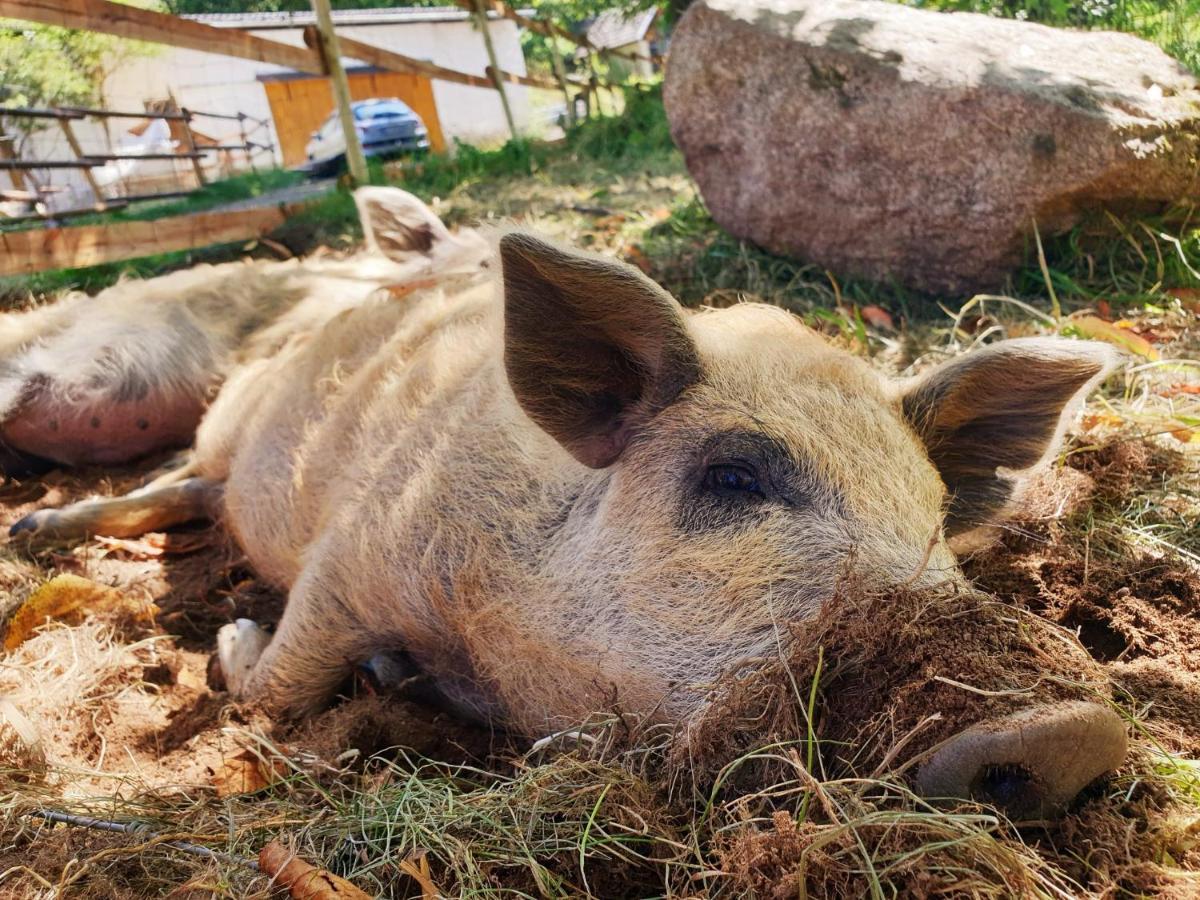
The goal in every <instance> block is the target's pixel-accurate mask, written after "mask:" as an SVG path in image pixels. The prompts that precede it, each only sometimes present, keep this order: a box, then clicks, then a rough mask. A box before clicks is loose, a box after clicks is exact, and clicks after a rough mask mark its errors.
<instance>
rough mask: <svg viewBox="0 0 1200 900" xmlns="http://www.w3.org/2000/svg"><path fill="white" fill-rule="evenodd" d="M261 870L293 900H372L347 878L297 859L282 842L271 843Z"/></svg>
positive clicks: (264, 852)
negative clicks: (285, 889) (284, 889)
mask: <svg viewBox="0 0 1200 900" xmlns="http://www.w3.org/2000/svg"><path fill="white" fill-rule="evenodd" d="M258 868H259V870H260V871H261V872H262V873H263V874H264V875H267V876H269V877H270V878H273V879H274V880H275V884H276V885H278V886H279V887H284V888H287V889H288V893H290V894H291V895H292V897H293V898H294V900H371V895H370V894H367V893H364V892H363V891H360V890H359V889H358V888H356V887H355V886H354V885H353V884H351V883H350V882H349V881H347V880H346V879H345V878H339V877H338V876H337V875H334V874H333V873H332V872H327V871H326V870H324V869H318V868H317V867H316V866H314V865H312V863H307V862H305V861H304V860H302V859H300V857H298V856H296V855H295V854H294V853H292V851H291V850H289V849H288V848H287V847H285V846H283V844H281V843H279V841H271V842H270V843H269V844H267V845H266V846H265V847H263V848H262V850H261V851H260V852H259V854H258Z"/></svg>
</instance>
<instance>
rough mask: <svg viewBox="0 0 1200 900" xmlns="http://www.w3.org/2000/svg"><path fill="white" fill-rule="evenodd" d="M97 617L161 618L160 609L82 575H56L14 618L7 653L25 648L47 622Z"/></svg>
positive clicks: (146, 620)
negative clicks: (110, 615)
mask: <svg viewBox="0 0 1200 900" xmlns="http://www.w3.org/2000/svg"><path fill="white" fill-rule="evenodd" d="M96 613H106V614H112V613H116V614H119V615H120V616H121V617H122V618H125V619H127V620H132V621H134V622H137V623H144V624H149V623H152V622H153V621H154V617H155V616H156V615H157V614H158V607H157V606H155V605H154V604H153V603H151V602H150V601H149V600H139V599H136V598H134V597H132V596H130V595H129V594H125V593H122V592H121V591H118V590H117V589H116V588H111V587H106V586H105V585H102V584H97V583H96V582H94V581H90V580H88V579H87V578H80V577H79V576H78V575H56V576H55V577H53V578H51V579H50V580H49V581H47V582H46V583H45V584H43V585H42V586H41V587H40V588H38V589H37V590H36V591H34V592H33V593H32V594H30V595H29V599H28V600H26V601H25V602H24V603H22V604H21V606H20V608H18V609H17V611H16V613H14V614H13V617H12V619H11V620H10V621H9V623H8V631H7V633H6V634H5V636H4V649H5V650H14V649H16V648H17V647H19V646H21V644H23V643H24V642H25V641H27V640H28V639H29V638H30V637H32V636H33V632H34V631H35V630H36V629H37V628H38V627H39V626H41V625H43V624H45V622H46V620H47V619H51V620H54V621H57V622H65V623H67V624H68V625H76V624H78V623H79V622H82V621H83V620H84V618H86V617H87V616H88V615H92V614H96Z"/></svg>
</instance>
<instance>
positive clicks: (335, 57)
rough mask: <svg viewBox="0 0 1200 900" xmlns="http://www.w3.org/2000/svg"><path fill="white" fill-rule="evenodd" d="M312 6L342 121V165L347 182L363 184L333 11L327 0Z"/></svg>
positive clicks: (360, 154)
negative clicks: (346, 171) (344, 159)
mask: <svg viewBox="0 0 1200 900" xmlns="http://www.w3.org/2000/svg"><path fill="white" fill-rule="evenodd" d="M312 8H313V12H315V13H316V14H317V28H316V31H315V34H316V37H317V40H318V42H319V43H318V47H320V50H321V59H322V61H323V62H324V64H325V72H326V73H327V74H328V75H329V84H330V86H331V87H332V88H333V99H334V101H335V102H336V103H337V110H338V118H339V119H340V120H341V123H342V133H343V134H344V135H345V137H346V167H347V168H348V169H349V170H350V180H351V181H353V182H354V183H355V184H366V183H367V158H366V157H365V156H363V149H362V144H361V143H359V140H358V132H357V131H355V130H354V109H353V108H352V107H351V105H350V104H351V99H350V82H348V81H347V80H346V70H345V69H343V68H342V56H341V52H340V51H339V49H338V40H337V33H336V32H335V31H334V30H333V13H332V12H330V9H329V0H312Z"/></svg>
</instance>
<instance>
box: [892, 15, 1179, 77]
mask: <svg viewBox="0 0 1200 900" xmlns="http://www.w3.org/2000/svg"><path fill="white" fill-rule="evenodd" d="M900 2H902V3H906V4H907V5H909V6H917V7H922V8H925V9H940V10H955V11H966V12H980V13H987V14H988V15H993V16H1002V17H1004V18H1010V19H1027V20H1028V21H1030V22H1042V23H1044V24H1046V25H1059V26H1069V27H1073V28H1102V29H1108V30H1112V31H1126V32H1129V33H1130V34H1136V35H1138V36H1140V37H1143V38H1146V39H1147V40H1150V41H1153V42H1154V43H1156V44H1158V45H1159V46H1160V47H1162V48H1163V49H1164V50H1165V51H1166V52H1167V53H1169V54H1171V55H1172V56H1174V57H1175V58H1176V59H1178V60H1179V61H1180V62H1182V63H1183V64H1184V65H1186V66H1188V67H1189V68H1190V69H1191V70H1192V71H1194V72H1197V73H1200V0H1082V2H1079V0H900Z"/></svg>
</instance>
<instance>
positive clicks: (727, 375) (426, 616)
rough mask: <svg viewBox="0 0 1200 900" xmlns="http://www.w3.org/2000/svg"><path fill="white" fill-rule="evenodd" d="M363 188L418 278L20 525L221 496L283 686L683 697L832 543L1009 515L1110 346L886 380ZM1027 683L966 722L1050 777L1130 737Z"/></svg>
mask: <svg viewBox="0 0 1200 900" xmlns="http://www.w3.org/2000/svg"><path fill="white" fill-rule="evenodd" d="M360 201H361V205H362V206H363V208H364V215H365V216H366V218H367V227H368V230H369V231H370V229H371V227H372V225H371V222H372V220H375V219H380V218H382V219H385V220H397V219H399V220H404V221H407V222H425V223H426V224H427V226H428V227H427V228H425V229H421V228H410V229H408V232H409V234H408V236H405V235H401V236H399V237H397V238H396V239H395V240H393V241H392V244H391V246H390V247H389V248H388V252H389V253H390V254H391V255H392V256H393V258H394V259H395V260H399V261H400V264H402V265H409V266H413V267H415V269H419V270H420V271H422V272H431V273H433V274H432V278H431V279H430V282H428V283H424V284H422V285H420V286H419V288H418V289H417V290H414V291H411V292H409V293H407V294H406V295H405V296H403V297H400V298H396V297H395V296H394V295H389V294H384V295H382V296H381V295H379V294H374V295H372V296H370V297H368V298H367V299H365V300H362V301H361V302H358V303H357V304H351V305H349V306H348V307H346V308H340V309H339V310H338V311H337V312H336V314H334V315H332V316H329V317H319V320H318V321H315V322H314V323H312V325H311V327H308V328H295V329H293V330H292V331H291V333H290V334H289V336H288V338H287V339H286V341H284V342H283V343H282V346H280V347H278V348H277V349H276V350H275V351H274V352H272V353H269V354H263V355H260V356H259V357H258V358H255V359H253V360H251V361H249V362H247V363H245V364H243V365H241V366H239V367H238V368H236V369H235V370H234V371H233V372H232V373H231V374H230V376H229V377H228V378H227V380H226V381H225V383H224V386H223V387H222V388H221V390H220V392H219V394H218V395H217V397H216V399H215V401H214V402H213V404H212V406H211V408H210V409H209V410H208V411H207V413H206V414H205V416H204V418H203V420H202V422H201V423H200V426H199V429H198V431H197V434H196V440H195V447H194V451H193V454H192V457H191V460H190V461H189V462H188V463H187V464H186V465H185V466H184V467H183V468H181V469H179V470H176V471H174V472H172V473H168V474H167V475H165V476H163V477H162V478H161V479H159V480H158V481H156V482H152V483H151V484H150V485H149V486H147V487H146V488H143V489H141V490H140V491H138V492H135V493H134V494H132V495H129V496H127V497H124V498H117V499H114V500H109V501H93V502H85V503H82V504H76V505H75V506H72V507H67V508H65V509H62V510H40V511H38V512H35V513H33V514H32V515H30V516H28V517H26V518H25V519H23V520H22V521H20V522H18V523H17V524H16V525H14V526H13V532H14V533H15V534H19V533H23V532H29V533H32V534H33V535H35V536H37V535H41V534H51V535H59V536H62V535H71V534H82V533H86V532H106V533H110V534H118V535H128V534H134V533H138V532H139V531H142V530H146V529H148V528H151V527H153V528H161V527H168V526H169V525H171V524H173V523H175V522H179V521H183V520H186V519H190V518H194V517H197V516H211V517H213V518H219V519H220V520H222V521H223V522H224V523H225V525H226V527H227V528H228V529H229V530H230V532H231V533H232V535H233V536H234V538H235V539H236V541H237V543H238V544H239V545H240V546H241V548H242V549H243V550H244V551H245V553H246V555H247V557H248V558H249V560H250V561H251V563H252V564H253V566H254V567H255V569H256V570H257V571H258V572H259V573H260V574H261V575H262V576H263V577H265V578H267V579H269V580H271V581H272V582H274V583H276V584H278V585H279V586H281V587H283V588H285V589H287V591H288V601H287V606H286V610H285V612H284V614H283V618H282V620H281V622H280V623H279V626H278V629H277V630H276V631H275V633H274V635H273V636H269V635H268V634H267V633H266V632H264V631H263V630H262V629H260V628H259V626H257V625H256V624H255V623H253V622H251V621H248V620H238V621H237V622H235V623H231V624H228V625H225V626H223V627H222V628H221V630H220V632H219V634H218V636H217V645H218V656H219V659H220V665H221V668H222V670H223V673H224V678H225V681H226V683H227V685H228V688H229V690H230V691H231V692H232V694H233V695H234V696H235V697H237V698H241V699H246V700H254V701H257V702H260V703H263V704H265V705H266V706H267V707H269V708H270V709H272V710H273V711H275V712H276V713H277V714H278V715H280V716H284V717H298V716H306V715H309V714H311V713H313V712H314V711H316V710H319V709H320V708H322V707H323V706H324V705H326V704H327V703H328V702H329V701H330V699H331V697H332V695H333V693H334V692H335V690H336V689H337V687H338V686H339V684H340V683H341V682H342V681H343V679H344V678H345V677H346V675H347V674H348V672H349V671H351V669H352V667H353V666H354V665H355V664H357V663H360V662H362V661H364V660H368V659H370V658H372V657H373V656H375V655H376V654H379V653H381V652H385V651H401V652H402V653H403V654H404V656H405V658H406V659H407V660H408V661H409V662H410V663H411V664H412V665H413V666H415V667H417V668H419V670H420V671H422V672H423V673H424V674H425V675H426V676H427V677H428V678H429V679H430V680H431V682H432V683H433V684H434V685H435V686H436V689H437V691H438V692H439V693H440V695H441V697H442V698H443V700H444V701H445V702H446V703H447V704H448V705H449V706H450V707H452V708H454V709H455V710H457V711H459V712H460V713H461V714H463V715H465V716H469V717H471V718H473V719H476V720H479V721H483V722H490V723H496V724H500V725H504V726H506V727H508V728H510V729H514V730H516V731H519V732H523V733H528V734H537V733H544V732H545V731H546V730H554V729H561V728H564V727H567V726H569V725H571V724H573V723H577V722H579V721H580V720H582V719H586V718H587V717H588V716H589V715H590V714H593V713H596V712H598V711H605V710H608V711H618V712H620V713H621V714H622V715H623V716H625V717H626V718H627V719H629V720H635V721H642V722H645V723H676V724H678V723H686V722H687V721H689V720H690V719H692V718H694V717H695V716H697V715H698V714H699V713H700V712H701V711H702V710H703V708H704V706H705V702H706V697H708V696H709V692H710V691H711V689H712V687H713V685H714V684H716V683H718V682H719V680H720V679H721V677H722V673H724V672H727V671H730V670H732V669H735V668H738V667H739V666H744V665H746V664H747V661H753V660H756V659H764V658H771V657H772V656H776V655H778V654H779V652H780V642H781V641H786V640H787V635H788V634H789V631H788V629H787V628H786V627H784V626H786V625H787V624H788V623H794V622H797V621H804V620H808V619H812V618H813V617H815V616H817V615H818V614H819V613H820V611H821V610H822V608H823V606H824V604H826V603H827V602H828V601H829V600H830V598H831V596H832V595H833V594H834V591H835V587H836V585H837V584H838V583H839V581H840V580H841V579H842V578H844V577H845V576H846V574H847V572H848V571H849V570H852V572H853V575H854V577H855V578H856V579H859V580H860V581H861V582H863V583H866V584H870V585H872V586H873V587H876V588H878V589H880V590H886V589H888V588H889V587H895V586H901V585H902V586H904V587H905V589H908V590H919V589H921V588H922V587H923V586H934V585H945V584H946V583H947V582H955V581H961V580H962V579H963V576H962V575H961V573H960V572H959V569H958V566H957V562H956V560H955V558H954V555H953V553H952V552H951V550H950V548H949V546H948V543H947V541H948V539H949V538H950V537H952V536H954V535H956V534H960V533H962V532H964V531H967V530H970V529H973V528H976V527H979V526H982V525H986V524H988V523H991V522H994V521H996V520H997V519H999V518H1000V517H1002V516H1003V515H1004V512H1005V509H1006V507H1007V506H1008V505H1009V502H1010V499H1011V498H1012V496H1013V493H1014V490H1015V489H1016V487H1017V485H1018V483H1019V482H1020V480H1021V478H1023V477H1024V476H1026V475H1028V474H1029V473H1031V472H1033V471H1034V470H1036V469H1037V467H1038V466H1039V465H1041V464H1042V463H1044V461H1045V460H1046V459H1048V458H1049V457H1050V456H1052V455H1053V454H1054V452H1055V450H1056V449H1057V447H1058V446H1059V443H1060V441H1061V438H1062V435H1063V431H1064V429H1065V427H1066V424H1067V421H1068V418H1069V416H1070V415H1071V412H1072V410H1073V409H1074V408H1075V407H1076V406H1077V405H1078V404H1079V403H1080V402H1081V400H1082V398H1083V397H1084V396H1085V395H1086V394H1087V393H1088V392H1089V391H1090V390H1091V389H1092V388H1093V387H1094V386H1095V385H1096V384H1097V383H1098V382H1099V381H1100V380H1101V379H1102V378H1103V377H1104V376H1105V374H1106V373H1107V372H1108V371H1109V370H1110V368H1111V367H1112V366H1113V363H1114V355H1113V353H1112V351H1111V349H1110V348H1108V347H1107V346H1105V345H1102V344H1098V343H1093V342H1085V341H1074V340H1061V339H1043V338H1027V339H1018V340H1008V341H1003V342H1000V343H997V344H995V345H992V346H989V347H986V348H984V349H981V350H976V351H974V352H972V353H969V354H966V355H964V356H961V357H959V358H956V359H953V360H951V361H949V362H946V363H944V364H942V365H940V366H938V367H936V368H934V369H933V370H931V371H929V372H928V373H926V374H924V375H922V376H920V377H917V378H914V379H909V380H904V381H890V380H887V379H885V378H883V377H881V376H880V375H879V374H878V373H877V372H876V371H875V370H874V369H872V368H871V367H870V365H869V364H868V363H866V362H865V361H863V360H862V359H859V358H857V357H855V356H854V355H852V354H850V353H848V352H846V351H844V350H842V349H838V348H836V347H833V346H831V345H830V344H828V343H827V342H826V341H824V340H823V339H822V338H821V337H820V336H819V335H818V334H816V333H815V332H813V331H811V330H809V329H808V328H807V327H805V326H804V325H803V324H802V323H801V322H800V320H799V319H797V318H796V317H794V316H793V315H791V314H789V313H787V312H785V311H783V310H781V309H778V308H774V307H771V306H766V305H760V304H755V303H742V304H739V305H736V306H733V307H730V308H726V309H720V310H703V311H700V312H696V313H687V312H685V311H684V309H683V308H682V307H681V306H680V304H679V303H678V302H677V301H676V300H675V299H673V298H672V297H671V296H670V295H669V294H667V293H666V292H665V291H664V290H662V289H661V288H660V287H659V286H658V285H656V284H655V283H654V282H653V281H651V280H650V279H648V278H647V277H646V276H645V275H643V274H642V273H641V272H639V271H638V270H636V269H633V268H631V267H629V266H626V265H624V264H622V263H620V262H616V261H613V260H611V259H607V258H604V257H602V256H598V255H594V254H589V253H584V252H580V251H576V250H572V249H568V248H565V247H561V246H558V245H557V244H555V243H552V242H550V241H547V240H544V239H542V238H540V237H538V236H536V235H534V234H530V233H526V232H522V231H510V232H507V233H504V234H503V235H502V236H500V237H499V239H498V244H497V249H496V251H495V254H494V256H493V257H490V258H488V259H482V258H481V259H478V260H477V261H476V264H475V266H474V270H473V271H470V272H467V273H466V274H465V275H464V274H463V272H462V270H459V271H457V272H456V273H455V275H456V277H453V278H451V277H445V278H442V277H439V273H438V272H437V268H438V267H437V259H438V254H439V252H440V250H439V246H440V244H441V242H443V241H446V240H452V239H456V238H453V237H452V236H450V235H449V234H448V233H447V232H446V230H445V229H444V228H442V227H440V225H441V223H439V222H437V220H436V218H435V217H434V216H433V215H432V213H431V212H429V210H427V209H426V208H425V207H424V206H423V205H422V204H421V203H420V201H418V200H417V199H416V198H414V197H412V196H410V195H407V194H404V193H403V192H399V191H391V192H383V193H380V192H376V193H374V194H371V195H369V196H363V195H360ZM435 223H436V224H435ZM416 232H421V233H423V234H427V235H432V236H434V237H433V239H432V240H425V239H418V238H415V237H412V234H414V233H416ZM421 259H424V260H425V262H424V263H421V262H419V260H421ZM492 259H496V260H498V262H499V266H498V267H497V266H494V265H487V264H488V263H489V262H490V261H491V260H492ZM496 268H498V269H499V272H498V273H497V272H495V269H496ZM433 282H436V283H433ZM1024 714H1025V715H1027V716H1032V719H1028V718H1027V719H1021V718H1019V717H1018V718H1016V719H1013V720H1012V721H1011V722H1007V721H1005V722H999V723H995V722H993V723H988V728H989V730H988V735H990V737H988V738H987V741H985V744H986V746H987V747H993V746H994V747H996V748H999V749H998V750H997V753H1000V754H1001V755H1004V754H1010V755H1011V753H1015V752H1021V753H1024V754H1025V756H1026V757H1027V758H1028V760H1031V762H1030V763H1029V765H1030V766H1034V765H1036V766H1039V767H1040V768H1039V770H1038V771H1037V772H1034V773H1033V775H1031V776H1030V779H1031V784H1034V785H1037V788H1036V789H1037V790H1039V791H1044V792H1045V793H1046V796H1054V797H1056V798H1058V797H1061V796H1064V795H1066V794H1070V793H1072V792H1073V791H1076V790H1078V789H1079V788H1080V787H1082V785H1083V784H1085V783H1087V782H1088V781H1090V780H1092V779H1093V778H1095V777H1097V776H1099V775H1100V774H1102V773H1103V772H1105V771H1107V770H1108V769H1109V768H1111V767H1112V766H1113V765H1115V764H1116V763H1114V760H1116V762H1119V761H1120V759H1121V758H1123V756H1124V754H1125V740H1126V738H1125V731H1124V727H1123V725H1122V723H1121V720H1120V719H1119V717H1118V716H1116V715H1115V714H1114V713H1113V712H1111V711H1110V710H1109V709H1108V708H1107V707H1105V706H1104V705H1102V704H1098V703H1088V702H1080V703H1076V704H1071V705H1068V706H1066V707H1063V708H1062V709H1057V708H1055V707H1048V708H1038V709H1035V710H1033V711H1032V712H1030V711H1028V710H1027V711H1025V713H1024ZM1030 721H1034V722H1036V728H1032V727H1027V724H1028V722H1030ZM980 740H981V739H978V738H977V737H971V736H970V735H968V736H967V737H965V738H963V739H962V740H959V741H957V742H955V741H951V742H950V745H949V746H948V749H947V750H946V752H947V753H950V756H951V758H950V759H949V761H947V758H946V757H944V756H935V758H934V759H933V760H932V761H931V763H930V765H932V768H931V769H930V771H933V772H934V773H935V774H936V773H939V772H940V773H945V772H952V773H953V775H952V776H949V775H947V776H944V777H933V776H931V778H930V783H932V784H935V785H945V784H947V783H954V784H960V785H969V784H971V783H973V781H972V779H973V778H974V774H973V773H975V772H976V769H977V768H979V767H982V766H989V765H993V766H994V765H1000V764H1003V765H1009V764H1012V765H1017V766H1018V769H1019V770H1020V771H1025V769H1020V767H1019V764H1020V762H1021V761H1020V760H1017V761H1016V762H1015V763H1013V761H1011V760H1008V759H1007V758H1006V759H1004V760H992V759H990V757H989V756H988V753H986V752H977V751H978V746H979V743H980ZM1085 744H1086V747H1085V746H1084V745H1085ZM955 747H958V748H959V749H958V750H955V749H954V748H955ZM963 747H970V748H974V749H972V750H971V753H974V754H975V755H974V756H970V755H968V756H966V757H964V756H963V755H962V754H963V753H964V752H966V751H964V750H963ZM1014 748H1020V749H1019V751H1018V749H1014ZM1064 748H1067V750H1069V751H1071V752H1069V753H1068V757H1069V761H1068V762H1067V763H1066V764H1056V765H1053V766H1051V765H1046V764H1045V761H1046V760H1047V759H1055V760H1058V761H1059V763H1061V760H1062V758H1063V750H1064ZM1072 748H1074V749H1073V750H1072ZM956 753H957V754H958V756H955V754H956ZM964 759H966V760H967V762H965V763H964V762H963V760H964ZM939 760H940V762H939ZM964 766H966V767H967V768H969V769H970V771H965V770H964V768H963V767H964ZM979 771H982V769H979ZM1033 789H1034V788H1030V789H1029V790H1033ZM1025 793H1026V795H1027V794H1028V791H1026V792H1025Z"/></svg>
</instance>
